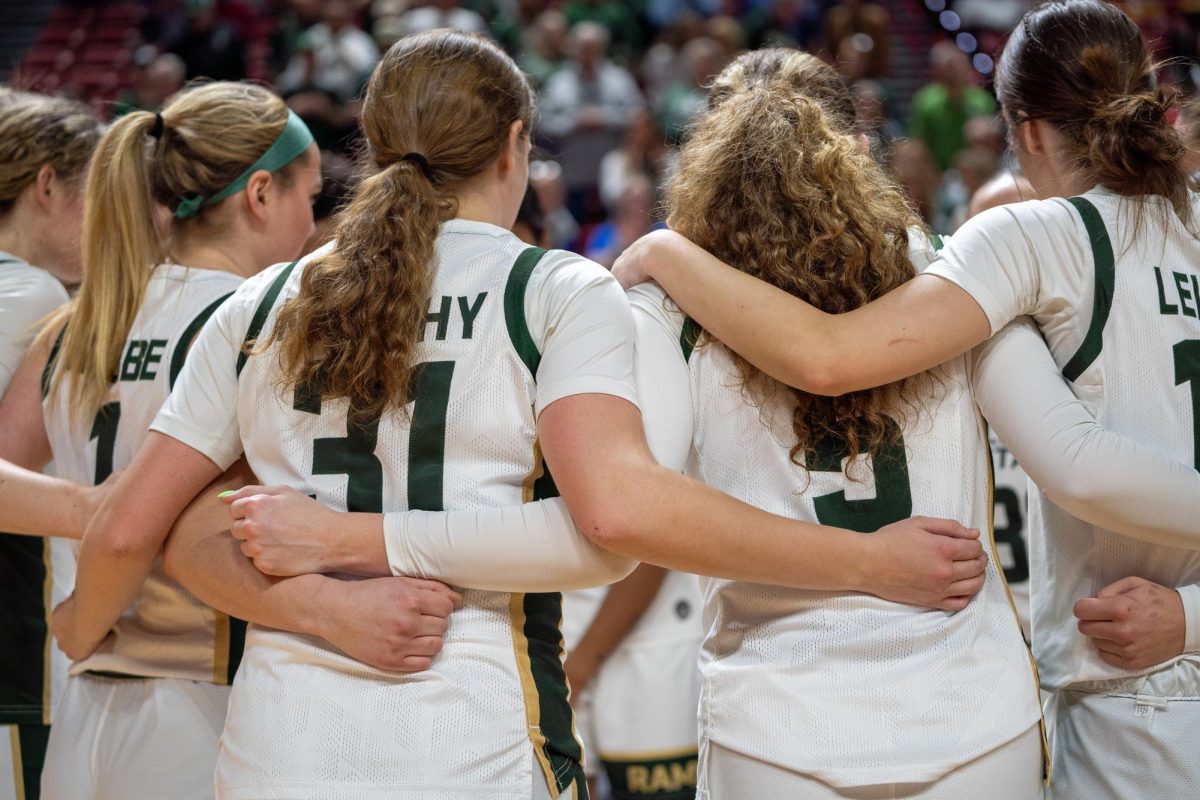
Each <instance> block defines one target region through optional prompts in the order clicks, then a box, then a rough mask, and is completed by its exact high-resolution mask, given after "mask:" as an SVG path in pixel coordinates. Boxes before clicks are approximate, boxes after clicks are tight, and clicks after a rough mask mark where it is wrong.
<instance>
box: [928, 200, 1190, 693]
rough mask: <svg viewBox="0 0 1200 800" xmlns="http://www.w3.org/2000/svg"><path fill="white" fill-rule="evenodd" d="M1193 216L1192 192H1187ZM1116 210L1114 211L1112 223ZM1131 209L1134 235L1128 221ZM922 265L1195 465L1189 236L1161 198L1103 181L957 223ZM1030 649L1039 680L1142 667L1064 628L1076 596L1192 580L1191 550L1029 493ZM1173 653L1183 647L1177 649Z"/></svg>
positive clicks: (1139, 434) (1124, 429)
mask: <svg viewBox="0 0 1200 800" xmlns="http://www.w3.org/2000/svg"><path fill="white" fill-rule="evenodd" d="M1190 203H1191V210H1192V216H1193V219H1200V197H1197V195H1195V194H1191V195H1190ZM1118 209H1120V219H1118ZM1136 209H1143V210H1144V214H1145V215H1144V217H1143V219H1142V221H1141V229H1140V234H1139V235H1137V236H1135V235H1134V233H1133V226H1134V223H1135V216H1136V215H1135V214H1134V213H1133V212H1134V211H1135V210H1136ZM939 255H940V258H939V260H938V261H937V262H935V264H934V265H933V266H932V267H930V269H929V270H928V271H929V272H932V273H933V274H937V275H940V276H942V277H944V278H946V279H948V280H950V281H953V282H954V283H956V284H958V285H959V286H961V287H962V288H963V289H964V290H966V291H967V292H968V293H969V294H970V295H971V296H972V297H974V299H975V300H976V301H977V302H978V303H979V305H980V306H981V307H982V308H983V310H984V311H985V312H986V313H987V316H988V319H989V321H990V323H991V327H992V331H993V333H995V332H996V331H998V330H1000V328H1002V327H1003V326H1004V325H1005V324H1006V323H1007V322H1008V321H1009V320H1011V319H1012V318H1014V317H1016V316H1018V315H1022V314H1028V315H1030V316H1033V317H1034V318H1035V319H1036V321H1037V324H1038V327H1039V328H1040V329H1041V332H1042V335H1043V336H1044V337H1045V340H1046V344H1047V346H1048V347H1049V349H1050V352H1051V353H1052V355H1053V356H1054V360H1055V361H1056V362H1057V364H1058V365H1059V367H1060V368H1061V369H1062V372H1063V375H1064V376H1065V377H1066V378H1067V379H1068V380H1069V381H1070V382H1071V383H1072V388H1073V389H1074V392H1075V394H1076V395H1077V396H1078V397H1079V398H1080V400H1081V401H1083V402H1084V403H1085V404H1086V405H1087V406H1088V407H1089V408H1090V409H1091V411H1092V412H1093V413H1094V415H1095V417H1096V419H1097V420H1098V421H1099V422H1100V423H1101V424H1102V425H1103V426H1104V427H1105V428H1108V429H1110V430H1112V431H1114V432H1116V433H1119V434H1123V435H1125V436H1127V437H1129V438H1130V439H1133V440H1135V441H1138V442H1142V443H1146V444H1148V445H1151V446H1153V447H1155V448H1157V449H1159V450H1160V451H1162V452H1163V453H1165V454H1166V455H1168V456H1170V457H1171V458H1174V459H1175V460H1177V461H1179V462H1182V463H1186V464H1200V266H1198V265H1200V239H1197V238H1196V236H1194V235H1193V234H1191V233H1189V232H1188V231H1187V230H1186V229H1185V227H1184V225H1183V224H1182V223H1181V222H1180V221H1179V219H1178V218H1177V217H1176V216H1175V214H1174V213H1173V211H1172V210H1171V208H1170V206H1169V205H1168V204H1167V203H1166V202H1165V201H1163V200H1162V199H1160V198H1151V197H1140V198H1133V199H1126V200H1122V199H1121V198H1120V197H1119V196H1117V195H1115V194H1113V193H1112V192H1109V191H1108V190H1106V189H1103V188H1099V187H1098V188H1096V189H1093V190H1091V191H1089V192H1087V193H1086V194H1084V195H1083V196H1081V197H1078V198H1072V199H1070V200H1064V199H1052V200H1045V201H1032V202H1027V203H1019V204H1015V205H1010V206H1004V207H1001V208H997V209H993V210H991V211H988V212H986V213H984V214H981V215H980V216H979V217H977V218H975V219H972V220H970V221H969V222H968V223H967V224H966V225H965V226H964V227H963V228H962V229H961V230H960V231H959V232H958V233H957V234H956V235H955V237H954V240H953V241H952V242H951V243H950V244H949V245H948V246H947V248H946V249H945V250H943V251H941V253H940V254H939ZM1030 518H1031V523H1030V524H1031V529H1032V530H1031V535H1030V545H1031V552H1030V554H1029V556H1030V563H1031V570H1032V574H1031V600H1032V618H1033V620H1032V621H1033V631H1032V633H1033V648H1034V653H1035V655H1036V656H1037V662H1038V668H1039V672H1040V674H1041V679H1042V685H1043V687H1045V688H1047V689H1059V688H1062V687H1066V686H1069V685H1071V684H1078V683H1082V682H1088V681H1098V680H1112V679H1117V678H1122V677H1129V676H1133V675H1140V674H1145V673H1147V672H1149V671H1151V670H1152V669H1155V668H1156V667H1148V668H1146V669H1141V670H1124V669H1120V668H1117V667H1113V666H1110V665H1108V664H1106V663H1104V661H1102V660H1101V659H1100V657H1099V651H1098V650H1097V649H1096V647H1095V645H1093V644H1092V643H1091V642H1090V641H1089V640H1088V639H1086V638H1085V637H1084V636H1082V635H1081V634H1080V633H1079V631H1078V630H1077V628H1076V620H1075V618H1074V616H1073V613H1072V609H1073V607H1074V605H1075V603H1076V601H1078V600H1079V599H1080V598H1083V597H1088V596H1091V595H1094V594H1095V593H1096V592H1097V591H1098V590H1100V589H1101V588H1103V587H1105V586H1107V585H1108V584H1110V583H1112V582H1114V581H1116V580H1118V579H1121V578H1124V577H1127V576H1129V575H1138V576H1140V577H1143V578H1146V579H1148V580H1151V581H1154V582H1156V583H1159V584H1162V585H1165V586H1171V587H1177V586H1181V585H1184V584H1194V583H1197V582H1198V581H1200V552H1198V551H1195V550H1185V549H1180V548H1174V547H1168V546H1164V545H1158V544H1150V543H1146V542H1141V541H1136V540H1133V539H1130V538H1126V537H1124V536H1120V535H1118V534H1116V533H1114V532H1111V531H1108V530H1105V529H1103V528H1100V527H1097V526H1094V525H1089V524H1087V523H1084V522H1082V521H1080V520H1078V519H1076V518H1074V517H1072V516H1071V515H1069V514H1067V513H1066V512H1064V511H1063V510H1062V509H1060V508H1059V507H1058V506H1056V505H1055V504H1054V503H1052V502H1050V501H1049V500H1047V499H1046V498H1045V497H1044V496H1043V495H1042V494H1041V493H1032V494H1031V496H1030ZM1185 657H1186V656H1185Z"/></svg>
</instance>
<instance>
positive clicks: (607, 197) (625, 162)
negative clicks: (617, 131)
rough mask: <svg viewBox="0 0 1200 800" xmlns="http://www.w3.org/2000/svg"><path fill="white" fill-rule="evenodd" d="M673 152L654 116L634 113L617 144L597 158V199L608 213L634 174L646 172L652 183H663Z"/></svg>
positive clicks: (638, 174)
mask: <svg viewBox="0 0 1200 800" xmlns="http://www.w3.org/2000/svg"><path fill="white" fill-rule="evenodd" d="M673 153H674V151H672V150H670V149H668V148H667V144H666V141H665V140H664V138H663V134H662V131H660V130H659V129H658V127H657V126H656V125H655V124H654V117H652V116H651V115H650V113H649V112H648V111H639V112H638V113H637V114H635V115H634V117H633V119H632V120H631V121H630V123H629V128H628V129H627V130H626V132H625V140H624V141H623V142H622V143H621V146H620V147H619V148H617V149H616V150H613V151H611V152H609V153H608V154H607V155H605V156H604V158H603V159H602V160H601V161H600V199H601V200H603V201H604V206H605V208H607V209H608V210H609V213H610V214H611V213H613V212H614V211H615V210H616V208H617V204H618V203H619V202H620V200H621V195H623V194H624V193H625V188H626V187H627V186H628V185H629V182H630V180H632V179H633V178H635V177H639V176H646V177H649V178H650V180H651V182H653V184H654V185H655V186H656V187H662V186H665V185H666V182H667V174H668V172H669V171H670V168H671V157H672V155H673Z"/></svg>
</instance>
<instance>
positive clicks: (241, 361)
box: [237, 259, 300, 377]
mask: <svg viewBox="0 0 1200 800" xmlns="http://www.w3.org/2000/svg"><path fill="white" fill-rule="evenodd" d="M299 263H300V261H299V259H297V260H296V261H293V262H292V263H291V264H288V265H287V267H285V268H284V269H283V270H282V271H280V273H279V274H278V275H277V276H276V277H275V280H273V281H271V285H270V286H268V287H267V291H266V292H265V293H264V294H263V297H262V300H260V301H259V303H258V308H256V309H254V316H253V317H251V318H250V327H248V328H247V329H246V337H245V338H244V339H243V340H242V351H241V352H240V353H238V359H237V374H238V377H241V374H242V370H243V369H244V368H245V367H246V361H247V360H248V359H249V358H250V347H251V346H253V344H254V342H255V340H256V339H258V335H259V334H260V333H262V329H263V326H264V325H266V324H267V317H268V316H269V315H270V313H271V309H272V307H274V305H275V301H276V300H278V299H279V293H280V292H281V291H283V285H284V284H285V283H287V280H288V278H290V277H291V276H292V270H294V269H295V268H296V265H297V264H299Z"/></svg>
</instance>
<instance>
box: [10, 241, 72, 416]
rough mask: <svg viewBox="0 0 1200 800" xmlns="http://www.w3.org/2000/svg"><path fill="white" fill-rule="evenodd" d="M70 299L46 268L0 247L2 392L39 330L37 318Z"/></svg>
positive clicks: (39, 319)
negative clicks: (38, 266)
mask: <svg viewBox="0 0 1200 800" xmlns="http://www.w3.org/2000/svg"><path fill="white" fill-rule="evenodd" d="M66 302H67V290H66V289H64V288H63V285H62V284H61V283H59V282H58V280H57V279H56V278H55V277H54V276H53V275H51V274H50V273H49V272H46V271H45V270H43V269H38V268H37V267H34V266H32V265H30V264H29V263H28V262H26V261H22V260H21V259H19V258H17V257H16V256H14V255H12V254H10V253H5V252H3V251H0V394H3V392H4V390H5V389H7V388H8V382H9V381H10V380H12V376H13V373H14V372H16V371H17V367H18V366H20V365H21V360H22V359H23V358H25V351H26V349H28V347H29V343H30V342H31V341H33V337H34V334H36V333H37V329H38V322H39V321H41V320H42V318H43V317H45V316H46V315H47V314H49V313H50V312H51V311H53V310H54V309H56V308H58V307H59V306H61V305H63V304H64V303H66Z"/></svg>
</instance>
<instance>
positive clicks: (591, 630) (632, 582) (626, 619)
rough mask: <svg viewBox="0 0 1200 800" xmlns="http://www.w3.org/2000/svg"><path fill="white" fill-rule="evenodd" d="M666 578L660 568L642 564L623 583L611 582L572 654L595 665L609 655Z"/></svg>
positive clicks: (623, 638)
mask: <svg viewBox="0 0 1200 800" xmlns="http://www.w3.org/2000/svg"><path fill="white" fill-rule="evenodd" d="M666 576H667V571H666V570H664V569H663V568H662V567H656V566H653V565H652V564H642V565H640V566H638V568H637V569H635V570H634V571H633V572H631V573H630V574H629V576H628V577H626V578H625V579H624V580H621V581H618V582H617V583H614V584H613V585H612V587H611V588H610V589H609V590H608V594H607V595H606V596H605V598H604V602H603V603H601V604H600V609H599V610H598V611H597V612H596V616H595V618H594V619H593V620H592V624H591V625H589V626H588V629H587V631H585V632H584V634H583V636H582V637H581V638H580V640H579V643H578V644H577V645H576V646H575V647H574V648H572V650H571V653H572V655H578V654H584V655H585V657H588V656H590V657H592V658H594V659H596V661H597V662H599V661H603V660H604V659H605V658H607V657H608V656H609V655H611V654H612V652H613V651H614V650H616V649H617V647H619V646H620V644H621V642H623V641H624V640H625V637H626V636H628V635H629V632H630V631H631V630H633V627H634V626H635V625H637V623H638V620H640V619H641V618H642V615H643V614H645V613H646V609H648V608H649V607H650V604H651V603H653V602H654V598H655V596H657V594H658V590H659V589H661V588H662V585H663V580H664V579H665V578H666Z"/></svg>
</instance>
